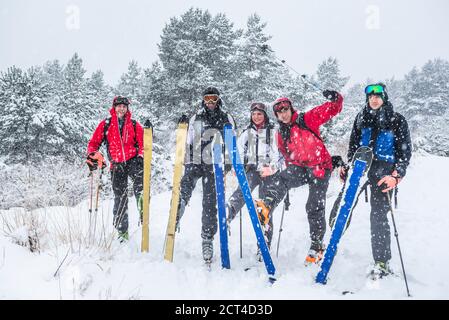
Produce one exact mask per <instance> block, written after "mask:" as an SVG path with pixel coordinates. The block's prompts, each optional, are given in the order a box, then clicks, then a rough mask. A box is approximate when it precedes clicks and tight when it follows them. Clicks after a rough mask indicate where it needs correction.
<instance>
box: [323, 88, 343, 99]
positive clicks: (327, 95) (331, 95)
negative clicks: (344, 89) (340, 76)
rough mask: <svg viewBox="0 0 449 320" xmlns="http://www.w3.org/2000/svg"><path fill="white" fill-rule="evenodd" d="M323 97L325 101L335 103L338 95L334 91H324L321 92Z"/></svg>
mask: <svg viewBox="0 0 449 320" xmlns="http://www.w3.org/2000/svg"><path fill="white" fill-rule="evenodd" d="M323 96H324V97H325V98H326V99H328V100H330V101H332V102H335V101H337V99H338V96H339V93H338V92H337V91H334V90H324V91H323Z"/></svg>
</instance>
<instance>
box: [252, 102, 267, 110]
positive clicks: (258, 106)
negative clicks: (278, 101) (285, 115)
mask: <svg viewBox="0 0 449 320" xmlns="http://www.w3.org/2000/svg"><path fill="white" fill-rule="evenodd" d="M253 111H263V112H267V107H266V106H265V105H264V104H263V103H258V102H255V103H253V104H252V105H251V112H253Z"/></svg>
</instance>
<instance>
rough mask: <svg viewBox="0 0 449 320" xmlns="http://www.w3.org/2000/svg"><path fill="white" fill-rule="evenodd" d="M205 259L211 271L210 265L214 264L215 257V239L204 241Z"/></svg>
mask: <svg viewBox="0 0 449 320" xmlns="http://www.w3.org/2000/svg"><path fill="white" fill-rule="evenodd" d="M202 248H203V259H204V262H205V263H206V266H207V267H208V268H209V269H210V264H211V263H212V257H213V255H214V240H213V239H203V242H202Z"/></svg>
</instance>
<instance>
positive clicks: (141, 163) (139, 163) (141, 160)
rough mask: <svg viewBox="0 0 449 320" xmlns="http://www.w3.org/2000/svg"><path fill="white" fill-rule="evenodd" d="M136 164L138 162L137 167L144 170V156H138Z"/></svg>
mask: <svg viewBox="0 0 449 320" xmlns="http://www.w3.org/2000/svg"><path fill="white" fill-rule="evenodd" d="M136 162H137V165H138V166H139V167H142V169H143V156H140V155H138V156H137V157H136Z"/></svg>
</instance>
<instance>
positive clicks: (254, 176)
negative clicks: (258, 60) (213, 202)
mask: <svg viewBox="0 0 449 320" xmlns="http://www.w3.org/2000/svg"><path fill="white" fill-rule="evenodd" d="M250 112H251V116H250V123H249V125H248V127H247V128H246V129H245V130H244V131H243V132H242V133H241V134H240V136H239V138H238V140H237V146H238V149H239V150H241V152H242V157H243V159H244V160H243V162H244V165H245V171H246V177H247V179H248V185H249V187H250V189H251V190H254V189H255V188H256V187H257V186H259V198H262V197H263V195H264V194H265V188H266V186H267V185H269V184H272V183H273V179H275V176H276V174H275V173H276V172H278V170H279V169H280V168H281V167H282V163H283V158H282V156H281V155H280V153H279V150H278V147H277V144H276V139H275V136H274V134H275V129H274V124H273V123H272V122H271V121H270V119H269V117H268V114H267V107H266V106H265V104H263V103H260V102H255V103H252V104H251V107H250ZM244 203H245V201H244V199H243V194H242V191H241V190H240V188H238V189H237V190H236V191H234V193H233V194H232V196H231V197H230V198H229V201H228V205H227V211H228V218H227V219H228V223H230V222H231V221H232V220H233V219H234V218H235V216H236V215H237V212H238V211H240V209H241V208H242V207H243V205H244ZM267 223H268V224H267V226H268V228H267V229H266V236H267V239H268V243H267V244H268V247H270V244H271V239H272V237H273V219H269V221H267Z"/></svg>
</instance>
